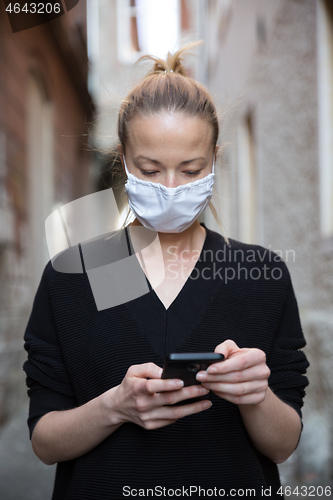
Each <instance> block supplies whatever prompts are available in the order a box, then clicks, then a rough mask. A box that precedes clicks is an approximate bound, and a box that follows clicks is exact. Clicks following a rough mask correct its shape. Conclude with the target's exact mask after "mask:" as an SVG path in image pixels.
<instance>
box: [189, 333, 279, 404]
mask: <svg viewBox="0 0 333 500" xmlns="http://www.w3.org/2000/svg"><path fill="white" fill-rule="evenodd" d="M214 352H220V353H222V354H224V357H225V361H220V362H218V363H214V364H212V365H211V366H209V367H208V369H207V370H206V371H204V370H202V371H200V372H198V373H197V380H199V381H200V382H201V384H202V385H203V387H206V388H207V389H210V390H211V391H213V392H214V393H215V394H216V395H217V396H219V397H220V398H223V399H226V400H227V401H230V402H231V403H235V404H237V405H247V404H248V405H250V404H251V405H253V404H258V403H261V402H262V401H264V399H265V397H266V392H267V389H268V377H269V376H270V373H271V372H270V369H269V368H268V366H267V365H266V354H265V353H264V351H261V350H260V349H256V348H251V349H247V348H243V349H240V348H239V347H238V346H237V344H236V343H235V342H234V341H233V340H226V341H225V342H222V344H219V345H218V346H216V348H215V351H214Z"/></svg>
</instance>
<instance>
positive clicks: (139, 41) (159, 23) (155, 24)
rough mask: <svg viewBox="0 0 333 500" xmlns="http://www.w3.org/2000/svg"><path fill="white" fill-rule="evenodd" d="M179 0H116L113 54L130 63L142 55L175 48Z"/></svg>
mask: <svg viewBox="0 0 333 500" xmlns="http://www.w3.org/2000/svg"><path fill="white" fill-rule="evenodd" d="M180 28H181V26H180V3H179V0H117V54H118V60H119V62H120V63H122V64H133V63H134V62H135V61H136V60H137V59H138V58H139V57H140V56H141V55H143V54H153V55H156V56H158V57H163V58H164V57H165V56H166V54H167V52H168V51H169V50H170V51H173V50H177V48H178V41H179V37H180Z"/></svg>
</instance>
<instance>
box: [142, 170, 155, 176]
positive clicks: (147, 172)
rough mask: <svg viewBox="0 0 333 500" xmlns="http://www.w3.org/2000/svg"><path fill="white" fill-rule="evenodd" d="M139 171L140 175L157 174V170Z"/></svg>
mask: <svg viewBox="0 0 333 500" xmlns="http://www.w3.org/2000/svg"><path fill="white" fill-rule="evenodd" d="M141 173H142V175H147V176H150V175H154V174H157V173H158V172H156V171H154V170H152V171H148V170H141Z"/></svg>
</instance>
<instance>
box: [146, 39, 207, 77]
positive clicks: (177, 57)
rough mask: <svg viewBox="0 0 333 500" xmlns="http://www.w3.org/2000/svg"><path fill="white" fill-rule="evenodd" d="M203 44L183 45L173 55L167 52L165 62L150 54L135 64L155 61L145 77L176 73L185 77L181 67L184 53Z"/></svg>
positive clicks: (200, 42) (198, 42)
mask: <svg viewBox="0 0 333 500" xmlns="http://www.w3.org/2000/svg"><path fill="white" fill-rule="evenodd" d="M203 43H204V42H203V40H199V41H197V42H191V43H188V44H186V45H184V46H183V47H182V48H181V49H180V50H177V52H175V53H174V54H171V52H168V54H167V57H166V60H164V59H161V58H159V57H156V56H153V55H151V54H147V55H144V56H141V57H140V58H139V59H138V60H137V62H136V64H137V63H138V62H139V61H142V60H143V59H151V60H153V61H155V64H154V66H153V68H152V69H151V70H150V71H149V73H148V74H147V75H146V76H150V75H163V74H166V73H178V74H179V75H182V76H187V72H186V70H185V67H184V65H183V55H184V53H185V52H186V53H189V52H188V51H189V50H191V49H193V48H195V47H197V46H198V45H202V44H203ZM189 54H190V53H189ZM192 55H193V54H192Z"/></svg>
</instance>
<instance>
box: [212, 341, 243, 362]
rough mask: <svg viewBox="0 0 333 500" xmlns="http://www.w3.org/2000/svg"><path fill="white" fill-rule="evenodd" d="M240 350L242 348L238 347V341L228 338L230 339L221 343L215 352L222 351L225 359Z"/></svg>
mask: <svg viewBox="0 0 333 500" xmlns="http://www.w3.org/2000/svg"><path fill="white" fill-rule="evenodd" d="M239 350H240V348H239V347H238V345H237V344H236V342H234V341H233V340H230V339H228V340H225V341H224V342H222V343H221V344H219V345H217V346H216V347H215V349H214V352H219V353H222V354H223V355H224V357H225V359H227V358H228V356H229V355H230V354H231V353H233V352H237V351H239Z"/></svg>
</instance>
